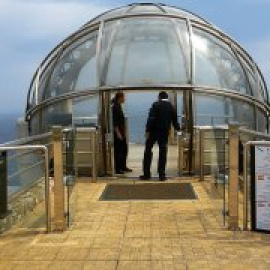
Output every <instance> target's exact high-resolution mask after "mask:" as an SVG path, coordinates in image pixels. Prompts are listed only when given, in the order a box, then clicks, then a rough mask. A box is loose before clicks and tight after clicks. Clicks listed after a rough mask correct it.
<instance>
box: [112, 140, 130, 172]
mask: <svg viewBox="0 0 270 270" xmlns="http://www.w3.org/2000/svg"><path fill="white" fill-rule="evenodd" d="M127 153H128V149H127V139H126V138H123V140H120V139H118V138H117V136H116V135H115V136H114V160H115V164H114V166H115V171H116V172H119V171H121V170H125V169H126V167H127V164H126V160H127Z"/></svg>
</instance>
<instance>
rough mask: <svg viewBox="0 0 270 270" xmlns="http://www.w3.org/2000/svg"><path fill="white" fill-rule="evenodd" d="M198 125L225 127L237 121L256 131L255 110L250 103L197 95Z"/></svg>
mask: <svg viewBox="0 0 270 270" xmlns="http://www.w3.org/2000/svg"><path fill="white" fill-rule="evenodd" d="M195 111H196V125H211V126H214V125H224V124H229V123H230V122H231V121H236V122H238V123H240V124H241V125H243V126H246V127H248V128H251V129H255V124H256V121H255V110H254V107H253V106H251V105H250V104H248V103H245V102H242V101H239V100H236V99H232V98H228V97H222V96H212V95H206V94H196V95H195Z"/></svg>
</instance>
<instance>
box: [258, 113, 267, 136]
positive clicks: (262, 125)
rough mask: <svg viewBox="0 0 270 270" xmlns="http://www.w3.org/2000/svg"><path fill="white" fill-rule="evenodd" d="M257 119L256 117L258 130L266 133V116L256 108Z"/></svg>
mask: <svg viewBox="0 0 270 270" xmlns="http://www.w3.org/2000/svg"><path fill="white" fill-rule="evenodd" d="M257 117H258V118H257V119H258V131H260V132H265V133H267V121H268V120H267V117H266V115H265V113H264V112H263V111H262V110H260V109H258V110H257Z"/></svg>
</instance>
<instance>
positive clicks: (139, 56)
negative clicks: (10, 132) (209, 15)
mask: <svg viewBox="0 0 270 270" xmlns="http://www.w3.org/2000/svg"><path fill="white" fill-rule="evenodd" d="M119 90H121V91H125V92H129V91H133V92H134V91H135V92H140V93H150V92H153V91H159V90H166V91H168V92H169V93H170V95H171V99H172V100H173V101H174V104H175V106H177V110H178V112H179V115H181V116H182V123H183V122H184V124H185V125H184V126H185V127H186V129H187V131H188V132H192V129H193V127H194V126H198V125H215V124H224V123H228V122H229V121H231V120H233V121H237V122H240V123H242V124H243V125H245V126H248V127H249V128H251V129H253V130H259V131H263V132H268V116H269V112H270V108H269V97H268V92H267V88H266V84H265V81H264V78H263V76H262V74H261V72H260V70H259V68H258V66H257V65H256V63H255V62H254V61H253V59H252V58H251V57H250V56H249V55H248V53H247V52H246V51H245V50H244V49H243V48H242V47H241V46H240V45H239V44H238V43H237V42H236V41H234V40H233V39H232V38H230V37H229V36H228V35H226V34H225V33H223V32H222V31H221V30H219V29H218V28H217V27H215V26H214V25H212V24H211V23H209V22H207V21H206V20H204V19H203V18H201V17H199V16H197V15H195V14H193V13H191V12H188V11H186V10H183V9H179V8H176V7H171V6H166V5H163V4H151V3H149V4H131V5H128V6H125V7H120V8H116V9H114V10H110V11H108V12H106V13H104V14H101V15H100V16H98V17H96V18H94V19H92V20H91V21H89V22H87V23H86V24H85V25H83V26H82V27H81V28H80V29H79V30H78V31H76V32H75V33H74V34H72V35H71V36H69V37H67V38H66V39H65V40H64V41H63V42H61V43H60V44H59V45H58V46H57V47H56V48H54V49H53V50H52V52H51V53H50V54H49V55H48V56H47V57H46V58H45V59H44V61H43V62H42V63H41V65H40V66H39V68H38V69H37V71H36V73H35V75H34V77H33V80H32V82H31V85H30V89H29V92H28V97H27V107H26V119H27V121H29V125H30V127H31V129H30V130H31V133H32V134H38V133H42V132H44V131H46V130H48V129H49V128H50V126H52V125H54V124H63V125H76V124H78V123H80V124H83V123H86V124H89V125H91V124H95V125H98V126H102V127H103V129H102V130H104V132H105V133H106V125H107V123H106V122H107V121H109V118H108V111H109V108H110V105H109V103H110V102H109V100H110V94H112V93H113V92H115V91H119ZM106 119H107V120H106Z"/></svg>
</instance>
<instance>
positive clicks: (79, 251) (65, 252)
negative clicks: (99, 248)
mask: <svg viewBox="0 0 270 270" xmlns="http://www.w3.org/2000/svg"><path fill="white" fill-rule="evenodd" d="M89 250H90V248H81V247H62V248H61V249H60V251H59V253H58V254H57V256H56V258H55V260H57V261H83V260H85V259H86V257H87V254H88V253H89Z"/></svg>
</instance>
